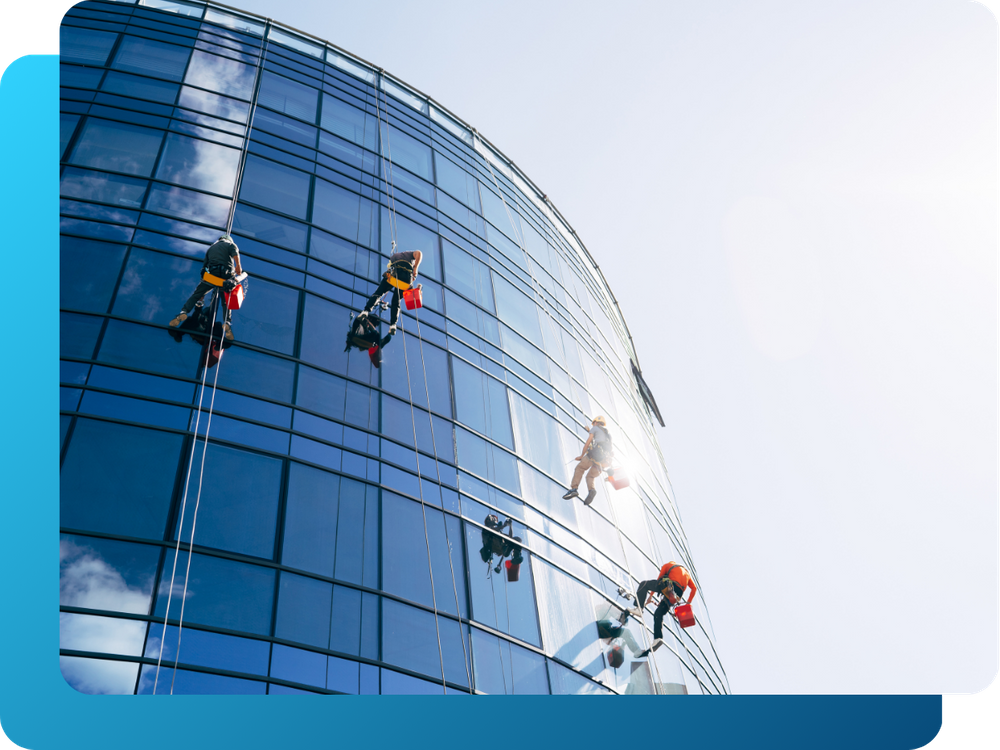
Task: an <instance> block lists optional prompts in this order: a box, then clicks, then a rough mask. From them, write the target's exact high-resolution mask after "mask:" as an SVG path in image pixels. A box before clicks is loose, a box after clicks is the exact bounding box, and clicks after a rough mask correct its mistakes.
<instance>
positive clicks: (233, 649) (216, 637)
mask: <svg viewBox="0 0 1000 750" xmlns="http://www.w3.org/2000/svg"><path fill="white" fill-rule="evenodd" d="M171 611H173V605H172V604H171ZM185 614H186V613H185ZM162 635H163V623H162V622H153V623H150V626H149V638H147V639H146V652H145V656H147V657H149V658H152V659H156V658H159V657H160V643H161V641H162V643H163V654H162V657H163V664H167V662H168V661H169V662H171V663H172V662H173V661H174V659H175V658H177V656H178V652H177V641H178V629H177V627H175V626H174V625H168V626H167V634H166V638H162V637H161V636H162ZM270 652H271V646H270V644H269V643H268V642H267V641H258V640H254V639H252V638H239V637H237V636H235V635H222V634H221V633H209V632H207V631H205V630H197V629H196V628H184V637H183V639H181V650H180V654H179V655H180V662H181V663H182V664H195V665H197V666H199V667H211V668H213V669H226V670H229V671H230V672H246V673H248V674H259V675H262V676H266V675H267V662H268V657H269V655H270ZM162 677H163V675H162V673H161V675H160V678H161V679H162ZM157 693H159V689H157Z"/></svg>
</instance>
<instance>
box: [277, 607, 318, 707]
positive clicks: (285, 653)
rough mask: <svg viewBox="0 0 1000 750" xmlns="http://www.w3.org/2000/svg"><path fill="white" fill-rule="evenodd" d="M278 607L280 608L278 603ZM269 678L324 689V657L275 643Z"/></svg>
mask: <svg viewBox="0 0 1000 750" xmlns="http://www.w3.org/2000/svg"><path fill="white" fill-rule="evenodd" d="M279 601H280V600H279ZM278 606H279V607H280V606H281V605H280V603H279V605H278ZM279 618H280V615H279ZM279 622H280V620H279ZM271 677H274V678H277V679H280V680H288V681H289V682H298V683H300V684H302V685H313V686H315V687H319V688H323V687H326V656H325V655H323V654H317V653H316V652H314V651H303V650H302V649H300V648H292V647H290V646H283V645H281V644H280V643H276V644H274V647H273V653H272V655H271ZM274 687H275V686H272V689H271V694H272V695H273V694H274V693H275V692H276V691H275V690H274Z"/></svg>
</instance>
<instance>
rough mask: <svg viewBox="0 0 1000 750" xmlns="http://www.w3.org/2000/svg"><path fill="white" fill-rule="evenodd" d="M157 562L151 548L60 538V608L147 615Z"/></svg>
mask: <svg viewBox="0 0 1000 750" xmlns="http://www.w3.org/2000/svg"><path fill="white" fill-rule="evenodd" d="M83 421H87V420H83ZM159 558H160V548H159V547H156V546H153V545H147V544H131V543H129V542H119V541H114V540H111V539H97V538H94V537H87V536H77V535H73V534H63V535H62V536H61V537H60V539H59V604H60V605H62V606H66V607H87V608H89V609H104V610H113V611H115V612H131V613H133V614H137V615H144V614H147V613H148V612H149V605H150V601H151V599H152V596H153V577H154V576H155V575H156V563H157V561H158V560H159Z"/></svg>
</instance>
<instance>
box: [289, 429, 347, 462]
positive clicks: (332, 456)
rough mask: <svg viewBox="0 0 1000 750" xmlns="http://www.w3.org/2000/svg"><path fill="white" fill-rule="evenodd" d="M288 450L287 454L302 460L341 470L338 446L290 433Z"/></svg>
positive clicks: (341, 457)
mask: <svg viewBox="0 0 1000 750" xmlns="http://www.w3.org/2000/svg"><path fill="white" fill-rule="evenodd" d="M288 452H289V455H291V456H294V457H295V458H300V459H302V460H303V461H308V462H309V463H314V464H319V465H320V466H325V467H326V468H328V469H333V470H334V471H340V470H341V465H342V459H343V451H342V450H340V449H339V448H332V447H330V446H329V445H324V444H322V443H317V442H316V441H315V440H308V439H307V438H303V437H299V436H298V435H292V440H291V446H290V447H289V451H288Z"/></svg>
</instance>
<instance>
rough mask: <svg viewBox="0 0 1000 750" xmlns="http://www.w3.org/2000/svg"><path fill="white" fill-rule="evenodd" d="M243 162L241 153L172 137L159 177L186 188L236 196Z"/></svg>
mask: <svg viewBox="0 0 1000 750" xmlns="http://www.w3.org/2000/svg"><path fill="white" fill-rule="evenodd" d="M239 162H240V152H239V150H237V149H234V148H228V147H227V146H221V145H219V144H217V143H209V142H208V141H203V140H201V139H199V138H189V137H187V136H184V135H178V134H177V133H168V134H167V139H166V142H165V143H164V145H163V155H162V156H161V157H160V163H159V166H157V168H156V176H157V177H158V178H159V179H161V180H166V181H167V182H174V183H176V184H178V185H184V186H185V187H192V188H197V189H199V190H207V191H209V192H211V193H219V194H221V195H232V194H233V187H234V186H235V184H236V170H237V168H238V167H239Z"/></svg>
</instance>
